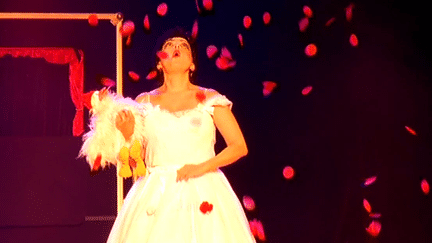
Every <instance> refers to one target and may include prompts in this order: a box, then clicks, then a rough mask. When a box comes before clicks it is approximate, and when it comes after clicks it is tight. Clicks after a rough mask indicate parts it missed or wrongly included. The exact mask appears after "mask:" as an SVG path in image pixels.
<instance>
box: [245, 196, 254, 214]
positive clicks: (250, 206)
mask: <svg viewBox="0 0 432 243" xmlns="http://www.w3.org/2000/svg"><path fill="white" fill-rule="evenodd" d="M242 201H243V206H244V207H245V208H246V209H247V210H249V211H252V210H254V209H255V202H254V200H253V199H252V198H251V197H250V196H246V195H245V196H243V200H242Z"/></svg>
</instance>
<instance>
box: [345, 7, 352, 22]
mask: <svg viewBox="0 0 432 243" xmlns="http://www.w3.org/2000/svg"><path fill="white" fill-rule="evenodd" d="M353 8H354V4H353V3H350V5H348V7H346V8H345V17H346V20H347V21H348V22H349V21H351V19H352V10H353Z"/></svg>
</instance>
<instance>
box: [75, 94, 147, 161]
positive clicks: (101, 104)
mask: <svg viewBox="0 0 432 243" xmlns="http://www.w3.org/2000/svg"><path fill="white" fill-rule="evenodd" d="M91 104H92V109H91V110H90V114H91V117H90V124H89V127H90V131H89V132H87V133H86V134H84V135H83V141H84V143H83V145H82V147H81V150H80V152H79V157H86V160H87V162H88V163H89V165H90V167H91V168H93V165H94V163H95V160H96V158H97V157H98V156H101V167H102V168H104V167H105V166H107V165H111V164H112V165H117V164H118V163H119V161H118V154H119V152H120V149H121V148H122V147H123V146H127V147H130V145H131V144H129V143H128V142H126V141H125V139H124V137H123V135H122V133H121V132H120V131H119V130H118V129H117V128H116V126H115V118H116V116H117V114H118V113H119V112H120V111H121V110H123V109H127V110H130V111H131V112H132V114H133V115H134V117H135V127H134V133H133V134H132V137H131V140H130V141H134V140H135V139H137V140H138V141H140V142H141V144H145V143H144V133H143V131H144V129H143V128H144V117H145V115H146V110H145V108H144V106H143V104H140V103H138V102H136V101H134V100H132V99H130V98H123V97H121V96H118V95H116V94H113V93H108V95H107V96H106V97H105V98H104V99H103V100H101V101H100V100H99V91H96V92H94V94H93V95H92V97H91Z"/></svg>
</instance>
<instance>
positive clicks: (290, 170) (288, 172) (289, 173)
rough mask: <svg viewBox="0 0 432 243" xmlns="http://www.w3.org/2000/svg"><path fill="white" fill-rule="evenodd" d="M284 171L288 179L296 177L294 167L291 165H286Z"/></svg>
mask: <svg viewBox="0 0 432 243" xmlns="http://www.w3.org/2000/svg"><path fill="white" fill-rule="evenodd" d="M282 173H283V176H284V177H285V179H287V180H291V179H292V178H293V177H294V169H293V168H292V167H291V166H286V167H285V168H284V169H283V172H282Z"/></svg>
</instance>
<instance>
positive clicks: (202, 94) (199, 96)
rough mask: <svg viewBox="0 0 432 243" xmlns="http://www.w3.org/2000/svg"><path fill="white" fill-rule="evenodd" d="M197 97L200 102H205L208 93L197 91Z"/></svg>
mask: <svg viewBox="0 0 432 243" xmlns="http://www.w3.org/2000/svg"><path fill="white" fill-rule="evenodd" d="M196 98H197V100H198V102H200V103H201V102H203V101H204V100H205V99H206V95H205V94H204V92H203V91H198V92H197V93H196Z"/></svg>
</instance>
